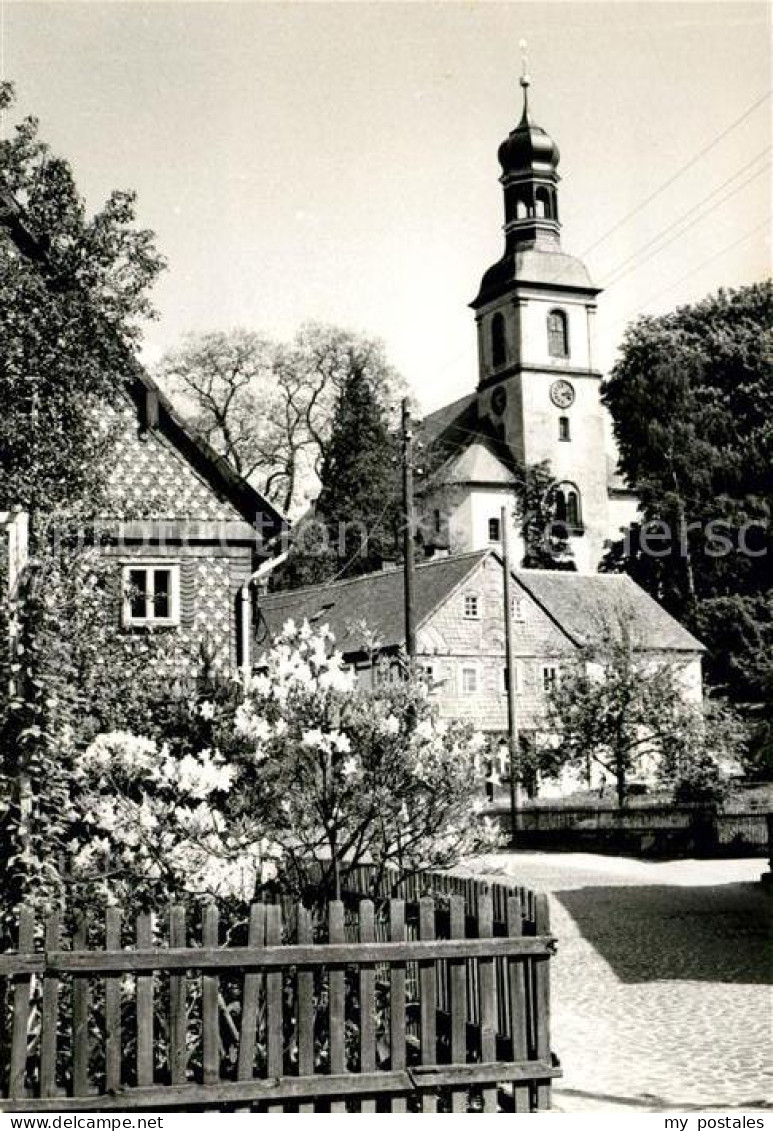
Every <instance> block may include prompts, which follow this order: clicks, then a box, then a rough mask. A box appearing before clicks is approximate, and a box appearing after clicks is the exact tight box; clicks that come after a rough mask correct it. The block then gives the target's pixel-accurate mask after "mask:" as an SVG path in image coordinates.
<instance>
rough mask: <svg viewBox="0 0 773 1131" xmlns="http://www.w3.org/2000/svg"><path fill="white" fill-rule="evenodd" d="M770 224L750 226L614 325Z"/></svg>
mask: <svg viewBox="0 0 773 1131" xmlns="http://www.w3.org/2000/svg"><path fill="white" fill-rule="evenodd" d="M768 226H769V225H768V220H767V219H765V220H763V221H762V223H760V224H757V225H756V226H755V227H754V228H750V229H749V231H748V232H745V233H744V234H743V235H742V236H739V237H738V239H736V240H733V241H732V242H731V243H728V244H725V246H724V247H721V248H720V249H719V251H715V252H714V254H713V255H710V256H708V258H707V259H703V260H702V261H701V262H700V263H698V264H697V265H696V266H695V267H693V268H691V270H689V271H687V272H686V274H684V275H681V276H680V277H679V278H678V279H677V280H676V282H674V283H672V284H671V286H670V287H668V288H667V289H666V290H665V291H659V292H658V293H657V294H653V295H651V297H650V298H648V299H646V300H645V301H644V302H642V303H637V305H636V306H635V307H632V308H631V309H630V310H629V311H628V313H627V314H624V315H623V316H622V317H621V318H618V319H617V320H616V321H615V322H613V323H612V327H615V326H620V325H621V324H622V323H623V322H627V321H628V319H629V318H632V317H634V315H636V314H641V313H642V308H643V307H646V306H649V304H650V303H651V302H656V301H657V300H658V299H660V298H662V297H663V296H664V295H668V294H671V292H672V291H675V290H676V288H677V287H680V286H681V285H682V283H684V282H686V281H687V280H688V279H691V278H692V276H693V275H697V273H698V272H699V271H701V270H702V269H703V268H704V267H707V266H708V265H709V263H713V262H714V260H715V259H719V258H720V256H722V255H725V254H726V253H727V252H728V251H732V249H733V248H734V247H736V246H737V245H738V244H742V243H744V242H745V241H746V240H748V239H751V237H752V236H754V235H756V234H757V232H759V231H760V229H762V228H767V227H768Z"/></svg>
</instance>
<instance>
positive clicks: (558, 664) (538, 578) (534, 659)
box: [258, 549, 703, 742]
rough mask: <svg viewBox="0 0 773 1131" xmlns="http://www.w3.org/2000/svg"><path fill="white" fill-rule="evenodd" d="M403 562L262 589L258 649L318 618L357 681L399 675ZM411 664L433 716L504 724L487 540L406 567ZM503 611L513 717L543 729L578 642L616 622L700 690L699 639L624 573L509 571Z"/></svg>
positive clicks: (498, 604)
mask: <svg viewBox="0 0 773 1131" xmlns="http://www.w3.org/2000/svg"><path fill="white" fill-rule="evenodd" d="M403 594H404V578H403V571H402V569H388V570H383V571H381V572H379V573H371V574H366V575H365V576H362V577H355V578H351V579H347V580H343V581H335V582H332V583H329V584H326V585H317V586H312V587H309V588H306V589H296V590H289V591H286V592H279V593H270V594H261V595H260V597H259V601H258V648H259V650H260V649H261V648H266V647H267V646H268V644H269V643H270V642H271V641H272V640H273V639H274V638H275V637H276V636H277V634H278V633H280V632H281V630H282V627H283V625H284V624H285V623H286V622H287V621H288V620H293V621H294V622H295V623H296V624H299V623H302V622H303V621H308V622H309V624H310V625H312V626H314V625H318V626H321V625H327V626H328V627H329V628H330V630H331V631H332V633H333V635H334V637H335V641H336V647H337V648H339V649H340V651H341V652H342V654H343V656H344V659H345V660H346V662H347V663H348V664H350V665H351V666H352V668H353V669H354V670H355V672H356V674H357V679H358V683H359V684H360V685H361V686H363V687H365V688H374V687H377V686H379V684H383V683H388V682H391V681H392V680H394V679H398V678H401V675H400V673H401V671H402V669H403V667H404V663H405V634H404V619H403ZM414 599H415V615H416V632H417V663H418V665H419V666H420V668H421V670H422V671H423V672H424V675H425V677H426V680H427V684H428V687H429V694H430V696H431V698H432V701H433V704H434V706H435V708H436V710H437V713H438V715H439V716H440V717H441V718H445V719H449V720H466V721H468V722H470V723H472V724H473V725H474V726H475V727H476V728H477V729H478V730H480V731H481V732H483V733H485V734H486V735H487V736H489V737H490V738H491V739H493V740H494V741H495V742H496V741H498V740H500V739H504V737H505V735H506V734H507V683H506V669H505V629H504V566H503V562H502V558H501V556H500V554H499V553H498V552H497V551H496V550H493V549H489V550H478V551H473V552H469V553H465V554H458V555H453V556H445V557H443V556H438V557H435V558H431V559H430V560H428V561H426V562H423V563H422V564H420V565H419V566H417V567H416V570H415V574H414ZM511 599H512V607H511V609H510V611H509V615H510V618H511V627H512V638H513V652H514V657H515V664H516V667H515V692H516V710H517V717H518V726H519V730H520V732H521V734H522V735H524V736H526V738H527V739H528V738H529V736H531V737H533V736H534V735H535V734H536V733H538V732H540V731H542V730H544V715H545V706H546V699H547V696H548V694H549V692H550V690H551V688H552V687H553V686H554V684H555V683H556V681H557V680H560V678H561V672H562V668H565V667H566V666H567V665H569V664H572V663H573V662H575V661H576V659H577V657H578V653H579V651H580V649H581V648H583V647H584V646H587V645H589V644H592V643H593V642H594V640H598V639H601V637H602V634H603V633H604V632H605V631H606V630H607V629H609V630H611V631H615V629H616V628H618V629H619V627H620V625H621V622H622V621H624V622H625V625H626V630H627V631H628V632H629V633H630V636H631V639H632V640H633V642H634V647H635V648H636V650H637V651H638V652H639V653H640V654H641V655H642V657H643V658H645V659H652V661H653V662H659V663H662V662H668V663H673V664H674V666H675V668H677V669H678V671H679V672H680V673H681V678H682V681H683V686H684V694H685V698H686V699H688V700H692V701H699V700H700V698H701V694H702V678H701V660H702V654H703V646H702V645H701V644H700V642H699V641H698V640H696V639H695V637H693V636H692V635H691V634H690V633H689V632H688V631H687V630H686V629H685V628H683V627H682V625H680V624H679V623H678V622H677V621H676V620H674V618H673V617H672V616H670V615H669V614H668V613H667V612H666V611H665V609H663V608H661V606H660V605H659V604H658V603H657V602H656V601H655V600H653V598H652V597H650V596H649V594H648V593H646V592H645V591H644V590H643V589H641V588H640V586H638V585H636V583H635V582H634V581H632V580H631V578H630V577H627V576H626V575H623V574H601V573H595V574H578V573H573V572H568V571H564V570H527V569H514V570H513V571H512V587H511Z"/></svg>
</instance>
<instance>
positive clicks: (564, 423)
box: [558, 415, 572, 443]
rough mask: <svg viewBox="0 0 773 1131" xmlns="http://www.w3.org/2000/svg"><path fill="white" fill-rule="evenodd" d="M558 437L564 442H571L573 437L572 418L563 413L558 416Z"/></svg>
mask: <svg viewBox="0 0 773 1131" xmlns="http://www.w3.org/2000/svg"><path fill="white" fill-rule="evenodd" d="M558 439H559V440H560V441H561V442H562V443H569V442H571V439H572V425H571V421H570V418H569V417H568V416H566V415H561V416H559V418H558Z"/></svg>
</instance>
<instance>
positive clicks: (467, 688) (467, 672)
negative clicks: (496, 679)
mask: <svg viewBox="0 0 773 1131" xmlns="http://www.w3.org/2000/svg"><path fill="white" fill-rule="evenodd" d="M461 688H462V695H474V694H475V692H476V691H477V690H478V669H477V668H475V667H472V666H471V665H470V666H466V667H463V668H462V670H461Z"/></svg>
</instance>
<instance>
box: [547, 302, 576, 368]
mask: <svg viewBox="0 0 773 1131" xmlns="http://www.w3.org/2000/svg"><path fill="white" fill-rule="evenodd" d="M554 318H557V319H559V321H560V324H561V328H562V329H561V339H562V348H561V349H560V350H558V349H555V348H554V341H555V334H556V332H555V331H554V329H553V326H552V320H553V319H554ZM546 329H547V334H548V356H549V357H555V358H559V359H561V358H563V359H566V358H568V357H570V356H571V352H572V351H571V342H570V340H569V315H568V314H567V313H566V311H565V310H563V309H562V308H561V307H560V306H554V307H551V309H550V310H549V311H548V313H547V318H546Z"/></svg>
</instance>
